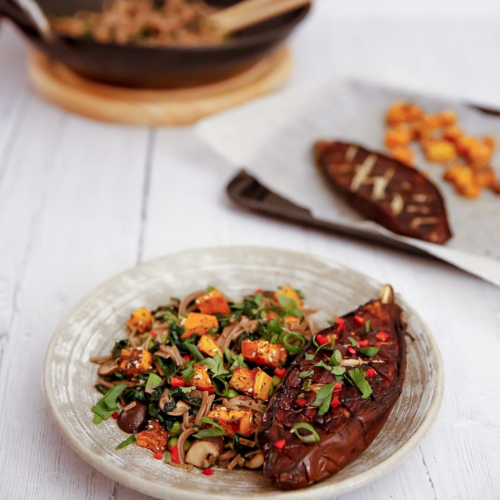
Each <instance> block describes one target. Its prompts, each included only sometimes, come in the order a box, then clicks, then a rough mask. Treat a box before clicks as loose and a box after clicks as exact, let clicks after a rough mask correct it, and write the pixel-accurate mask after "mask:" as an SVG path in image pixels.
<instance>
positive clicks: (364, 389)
mask: <svg viewBox="0 0 500 500" xmlns="http://www.w3.org/2000/svg"><path fill="white" fill-rule="evenodd" d="M349 377H350V378H351V380H352V381H353V382H354V385H355V386H356V387H357V388H358V389H359V390H360V391H361V394H362V396H361V399H367V398H369V397H370V396H371V394H372V388H371V386H370V384H369V383H368V381H367V380H366V378H365V375H364V373H363V371H362V370H360V369H359V368H355V369H354V370H349Z"/></svg>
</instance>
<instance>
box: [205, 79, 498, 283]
mask: <svg viewBox="0 0 500 500" xmlns="http://www.w3.org/2000/svg"><path fill="white" fill-rule="evenodd" d="M396 99H405V100H408V101H412V102H415V103H416V104H418V105H419V106H421V107H422V108H424V109H425V111H426V112H428V113H438V112H439V111H442V110H443V109H453V110H454V111H456V112H457V113H458V115H459V125H460V126H461V127H462V128H463V129H464V130H465V131H466V132H467V133H468V134H471V135H478V136H482V135H485V134H492V135H493V136H495V137H496V138H498V139H499V140H500V119H498V118H495V117H491V116H487V115H485V114H484V113H481V112H479V111H476V110H474V109H472V108H470V107H467V106H465V105H462V104H460V103H457V102H456V101H449V100H446V99H444V98H441V97H436V96H432V95H423V94H418V93H415V92H412V91H407V90H401V89H396V88H392V87H387V86H382V85H375V84H371V83H367V82H363V81H333V82H332V81H326V82H318V83H314V84H311V85H308V86H306V87H300V88H292V89H289V90H286V91H284V92H281V93H280V94H277V95H274V96H268V97H265V98H263V99H260V100H259V101H256V102H253V103H249V104H247V105H244V106H242V107H240V108H237V109H234V110H231V111H227V112H225V113H222V114H219V115H216V116H213V117H210V118H207V119H205V120H203V121H202V122H200V123H199V125H198V126H197V132H198V133H199V135H200V136H201V137H202V138H203V139H204V140H205V141H206V142H207V143H208V144H209V145H211V146H212V147H213V148H214V149H215V150H216V151H217V152H219V153H220V154H221V155H222V156H223V157H224V158H225V159H226V160H228V161H229V162H230V163H232V164H233V165H234V166H235V167H244V168H245V169H246V170H247V171H249V172H250V173H251V174H252V175H254V176H255V177H256V178H257V179H258V180H259V181H260V182H261V183H262V184H264V185H265V186H267V187H268V188H269V189H270V190H272V191H274V192H276V193H278V194H280V195H281V196H283V197H285V198H287V199H288V200H290V201H293V202H295V203H297V204H299V205H301V206H303V207H307V208H309V209H310V210H311V212H312V213H313V215H314V216H315V217H316V218H318V219H321V220H324V221H330V222H335V223H341V224H344V225H346V226H349V227H352V226H355V227H358V228H362V229H363V230H365V231H372V232H378V233H382V234H385V235H387V236H389V237H391V238H393V239H395V240H400V241H404V242H405V243H408V244H410V245H412V246H414V247H418V248H421V249H424V250H425V251H427V252H429V253H431V254H432V255H434V256H436V257H438V258H440V259H442V260H445V261H447V262H449V263H451V264H454V265H456V266H457V267H460V268H461V269H464V270H466V271H468V272H470V273H472V274H475V275H477V276H480V277H482V278H483V279H485V280H488V281H490V282H492V283H494V284H496V285H499V286H500V197H498V195H496V194H494V193H492V192H491V191H488V190H484V191H483V193H482V195H481V197H480V198H479V199H474V200H469V199H466V198H463V197H461V196H459V195H457V194H456V193H455V192H454V188H453V186H452V185H451V184H449V183H447V182H444V181H443V180H442V175H443V172H444V167H443V166H442V165H438V164H430V163H427V162H426V161H425V158H424V157H423V156H422V154H421V153H420V151H418V152H417V156H416V164H417V165H418V168H420V169H421V170H422V171H423V172H425V173H426V174H427V175H428V176H429V178H430V179H431V180H432V181H433V182H434V183H435V184H436V185H437V186H438V187H439V189H440V191H441V193H442V195H443V197H444V198H445V202H446V205H447V209H448V217H449V221H450V225H451V229H452V232H453V238H452V239H451V240H449V241H448V242H447V243H446V244H445V245H435V244H432V243H427V242H425V241H420V240H416V239H413V238H406V237H402V236H399V235H396V234H394V233H392V232H390V231H388V230H386V229H385V228H383V227H381V226H379V225H378V224H376V223H373V222H371V221H367V220H364V219H363V218H362V216H360V215H359V214H358V213H357V212H356V211H355V210H353V209H352V208H351V207H350V206H349V205H348V204H347V203H346V202H345V201H344V200H342V199H341V198H340V197H339V196H337V195H336V194H335V193H334V192H333V191H332V190H331V188H330V187H329V186H328V184H327V183H326V182H325V180H324V179H323V178H322V177H321V175H320V174H319V173H318V171H317V169H316V168H315V166H314V162H313V160H312V154H311V151H312V146H313V144H314V143H315V142H316V141H317V140H319V139H328V140H335V139H337V140H345V141H348V142H355V143H359V144H361V145H363V146H366V147H368V148H371V149H374V150H378V151H384V146H383V138H384V130H385V125H384V120H383V117H384V115H385V111H386V109H387V107H388V106H389V105H390V104H391V103H392V102H393V101H395V100H396ZM415 149H418V148H415ZM499 160H500V155H499V154H498V152H497V153H496V155H495V157H494V160H493V164H494V165H499V164H500V163H499Z"/></svg>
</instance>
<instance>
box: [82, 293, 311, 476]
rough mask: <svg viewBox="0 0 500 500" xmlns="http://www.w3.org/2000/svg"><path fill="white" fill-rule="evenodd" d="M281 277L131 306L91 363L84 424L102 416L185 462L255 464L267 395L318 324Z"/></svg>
mask: <svg viewBox="0 0 500 500" xmlns="http://www.w3.org/2000/svg"><path fill="white" fill-rule="evenodd" d="M303 298H304V296H303V294H302V293H301V292H300V290H294V289H293V288H292V287H291V286H289V285H286V286H284V287H282V288H280V289H279V290H277V291H276V292H272V291H263V290H256V291H255V292H254V293H253V294H250V295H247V296H245V297H244V298H243V300H242V301H241V302H234V301H232V300H231V299H230V298H228V297H226V296H225V295H224V294H223V293H222V292H221V291H220V290H217V289H214V288H213V287H208V289H207V290H200V291H196V292H193V293H191V294H189V295H188V296H186V297H184V298H183V299H178V298H172V299H171V300H170V302H169V303H168V304H166V305H163V306H159V307H158V308H157V309H156V310H153V311H150V310H148V309H146V308H144V307H141V308H140V309H137V310H136V311H135V312H133V313H132V315H131V317H130V319H129V321H128V323H127V329H128V335H127V337H126V338H124V339H122V340H119V341H118V342H116V343H115V345H114V347H113V349H112V351H111V354H110V355H109V356H103V357H99V358H92V359H91V361H92V362H94V363H96V364H98V365H99V369H98V381H97V384H96V389H97V390H98V391H100V392H101V393H102V394H103V397H102V398H101V399H100V400H99V401H98V402H97V403H96V404H95V405H94V406H93V407H92V411H93V413H94V420H93V421H94V423H95V424H100V423H101V422H102V421H103V420H107V419H109V418H112V419H115V420H116V421H117V424H118V426H119V427H120V429H121V430H122V431H124V432H126V433H129V434H130V436H129V437H128V438H127V439H125V440H124V441H123V442H121V443H120V444H118V446H117V447H116V448H117V449H121V448H124V447H126V446H128V445H130V444H132V443H136V444H137V445H139V446H141V447H144V448H147V449H149V450H151V451H152V452H153V454H154V458H156V459H158V460H164V461H165V462H166V463H168V464H170V465H172V466H175V467H181V468H184V469H188V470H189V471H190V470H191V469H193V467H198V468H200V469H203V473H204V474H206V475H210V474H212V473H213V472H214V471H213V469H211V468H210V467H211V466H214V465H217V466H218V467H221V468H227V469H233V468H235V467H245V468H249V469H258V468H260V467H261V466H262V464H263V460H264V459H263V454H262V452H261V451H260V449H259V443H258V439H257V437H258V434H259V432H260V430H261V428H262V417H263V414H264V412H265V410H266V407H267V402H268V400H269V398H270V397H271V395H272V394H273V392H274V390H275V389H276V387H277V386H278V384H279V383H280V381H281V379H282V377H283V376H284V375H285V372H286V369H287V367H288V366H289V365H290V363H291V362H292V360H293V359H294V358H295V356H296V355H297V354H299V353H300V352H301V351H302V349H303V348H304V346H305V345H306V344H307V343H308V341H309V339H311V338H312V337H313V336H314V335H315V334H316V333H317V331H318V327H317V326H316V324H315V323H314V321H313V320H312V319H311V318H310V315H311V314H313V313H315V312H316V310H313V309H307V308H306V307H304V304H303Z"/></svg>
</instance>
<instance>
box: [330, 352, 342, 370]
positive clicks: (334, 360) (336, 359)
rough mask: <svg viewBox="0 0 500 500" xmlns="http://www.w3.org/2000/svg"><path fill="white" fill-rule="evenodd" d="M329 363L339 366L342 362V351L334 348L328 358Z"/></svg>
mask: <svg viewBox="0 0 500 500" xmlns="http://www.w3.org/2000/svg"><path fill="white" fill-rule="evenodd" d="M330 363H331V364H332V365H333V366H340V364H341V363H342V353H341V352H340V351H339V350H338V349H336V350H335V352H334V353H333V355H332V357H331V358H330Z"/></svg>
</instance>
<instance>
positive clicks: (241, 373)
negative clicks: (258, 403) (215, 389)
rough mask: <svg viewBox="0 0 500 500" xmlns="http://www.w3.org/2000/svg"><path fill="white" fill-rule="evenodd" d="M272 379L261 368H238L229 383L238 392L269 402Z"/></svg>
mask: <svg viewBox="0 0 500 500" xmlns="http://www.w3.org/2000/svg"><path fill="white" fill-rule="evenodd" d="M272 380H273V379H272V377H270V376H269V375H268V374H267V373H266V372H264V371H262V370H261V369H260V368H254V369H253V370H249V369H248V368H244V367H242V366H237V367H236V368H235V370H234V373H233V376H232V377H231V380H230V381H229V387H231V388H232V389H235V390H236V391H239V392H242V393H244V394H247V395H248V396H252V397H253V398H255V399H260V400H262V401H267V400H268V399H269V392H270V391H271V386H272Z"/></svg>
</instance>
